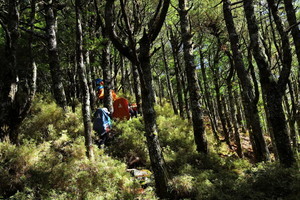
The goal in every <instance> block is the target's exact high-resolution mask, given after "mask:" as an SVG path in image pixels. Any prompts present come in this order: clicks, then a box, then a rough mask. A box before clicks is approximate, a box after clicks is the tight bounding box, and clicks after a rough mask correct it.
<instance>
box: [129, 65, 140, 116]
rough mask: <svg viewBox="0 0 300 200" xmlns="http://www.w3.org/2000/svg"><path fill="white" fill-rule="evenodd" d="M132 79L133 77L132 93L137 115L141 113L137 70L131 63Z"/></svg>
mask: <svg viewBox="0 0 300 200" xmlns="http://www.w3.org/2000/svg"><path fill="white" fill-rule="evenodd" d="M131 69H132V77H133V91H134V95H135V102H136V105H137V109H138V112H139V113H142V109H141V87H140V78H139V74H138V70H137V67H136V65H135V64H133V63H131Z"/></svg>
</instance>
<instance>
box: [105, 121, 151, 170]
mask: <svg viewBox="0 0 300 200" xmlns="http://www.w3.org/2000/svg"><path fill="white" fill-rule="evenodd" d="M114 128H115V131H116V132H117V135H116V138H115V139H114V141H113V143H112V145H111V146H109V147H108V152H109V153H110V154H111V155H113V156H115V157H117V158H119V159H125V160H127V161H128V160H129V159H130V158H131V157H139V158H140V159H141V162H142V163H144V164H147V165H149V164H150V162H149V155H148V150H147V145H146V138H145V137H144V134H145V132H144V126H143V124H142V122H141V118H140V117H139V118H133V119H131V120H129V121H118V122H116V123H115V124H114Z"/></svg>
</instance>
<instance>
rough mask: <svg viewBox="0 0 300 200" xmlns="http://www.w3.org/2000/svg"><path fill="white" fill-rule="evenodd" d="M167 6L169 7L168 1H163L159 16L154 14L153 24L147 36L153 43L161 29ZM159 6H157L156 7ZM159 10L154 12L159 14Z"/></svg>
mask: <svg viewBox="0 0 300 200" xmlns="http://www.w3.org/2000/svg"><path fill="white" fill-rule="evenodd" d="M169 5H170V0H164V3H163V5H162V9H161V11H160V15H158V13H155V15H154V16H157V17H156V18H155V19H153V20H154V22H153V25H152V26H151V27H150V30H149V36H150V41H151V42H153V41H154V40H155V39H156V37H157V36H158V34H159V32H160V30H161V27H162V25H163V23H164V21H165V18H166V15H167V12H168V9H169ZM159 6H160V4H159V5H158V7H159ZM159 10H160V9H159V8H157V9H156V12H159Z"/></svg>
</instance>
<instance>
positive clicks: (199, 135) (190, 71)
mask: <svg viewBox="0 0 300 200" xmlns="http://www.w3.org/2000/svg"><path fill="white" fill-rule="evenodd" d="M178 2H179V10H178V11H179V16H180V25H181V34H182V42H183V51H184V60H185V66H186V67H185V69H186V74H187V81H188V88H189V94H190V104H191V108H192V109H191V110H192V121H193V128H194V140H195V143H196V146H197V151H198V152H202V153H204V154H207V153H208V149H207V141H206V137H205V130H204V126H203V119H202V110H201V105H200V92H199V85H198V77H197V73H196V65H195V61H194V56H193V46H192V40H191V39H192V34H191V31H190V30H189V21H188V10H187V5H186V4H187V2H186V0H179V1H178Z"/></svg>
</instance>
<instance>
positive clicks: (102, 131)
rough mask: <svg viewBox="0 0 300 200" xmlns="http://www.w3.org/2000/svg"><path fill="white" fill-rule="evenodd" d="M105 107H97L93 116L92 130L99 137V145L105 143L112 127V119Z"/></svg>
mask: <svg viewBox="0 0 300 200" xmlns="http://www.w3.org/2000/svg"><path fill="white" fill-rule="evenodd" d="M109 114H110V113H109V111H108V110H107V108H98V109H97V110H96V112H95V113H94V117H93V130H94V131H95V132H96V133H97V134H98V136H99V137H100V141H99V142H98V144H99V146H103V145H105V143H106V142H107V140H108V138H109V133H110V131H111V128H112V121H111V119H110V116H109Z"/></svg>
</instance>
